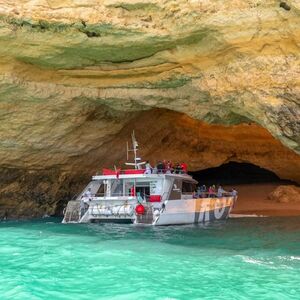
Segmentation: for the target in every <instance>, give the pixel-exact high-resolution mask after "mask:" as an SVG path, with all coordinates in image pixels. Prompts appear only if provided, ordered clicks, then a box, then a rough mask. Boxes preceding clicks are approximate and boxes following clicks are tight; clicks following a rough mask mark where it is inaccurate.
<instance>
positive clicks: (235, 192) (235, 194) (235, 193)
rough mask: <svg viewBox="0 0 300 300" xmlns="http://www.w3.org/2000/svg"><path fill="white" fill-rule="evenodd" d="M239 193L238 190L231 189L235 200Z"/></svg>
mask: <svg viewBox="0 0 300 300" xmlns="http://www.w3.org/2000/svg"><path fill="white" fill-rule="evenodd" d="M237 194H238V192H237V191H236V190H235V189H234V188H233V189H232V190H231V196H233V197H234V200H235V199H236V197H237Z"/></svg>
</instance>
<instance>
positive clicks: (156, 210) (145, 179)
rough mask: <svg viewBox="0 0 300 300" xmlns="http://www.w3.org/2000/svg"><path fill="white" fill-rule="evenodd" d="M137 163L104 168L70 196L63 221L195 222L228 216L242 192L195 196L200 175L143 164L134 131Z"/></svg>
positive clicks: (133, 139)
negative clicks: (196, 177) (151, 168)
mask: <svg viewBox="0 0 300 300" xmlns="http://www.w3.org/2000/svg"><path fill="white" fill-rule="evenodd" d="M132 143H133V148H132V149H128V145H127V160H128V153H129V152H130V151H132V152H133V154H134V162H133V163H126V165H128V166H131V169H125V170H117V169H116V168H115V169H114V170H109V169H103V174H102V175H95V176H93V177H92V181H91V182H90V183H89V184H88V185H87V186H86V188H85V189H84V190H83V191H82V192H81V193H80V194H79V195H78V196H77V198H76V199H75V200H72V201H69V202H68V205H67V207H66V209H65V213H64V219H63V223H91V222H117V223H134V224H151V225H175V224H192V223H201V222H206V221H213V220H220V219H226V218H227V217H228V216H229V213H230V211H231V209H232V208H233V205H234V203H235V201H236V196H232V195H230V194H225V193H224V194H223V195H222V197H209V195H207V194H206V193H202V194H201V195H197V196H195V193H194V192H195V189H196V185H197V181H196V180H194V179H193V178H192V177H191V176H190V175H188V174H186V173H183V172H182V173H181V174H176V173H171V172H170V171H167V172H165V171H164V170H162V171H161V172H160V173H159V174H157V173H156V174H154V173H153V172H149V171H148V172H147V171H146V170H145V169H142V165H143V164H145V162H141V159H140V158H139V157H138V156H137V152H138V143H137V141H136V139H135V136H134V133H133V134H132Z"/></svg>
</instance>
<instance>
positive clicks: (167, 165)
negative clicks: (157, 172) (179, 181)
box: [166, 160, 172, 174]
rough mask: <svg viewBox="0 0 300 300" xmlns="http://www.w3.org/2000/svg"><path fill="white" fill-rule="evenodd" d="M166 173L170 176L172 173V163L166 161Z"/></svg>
mask: <svg viewBox="0 0 300 300" xmlns="http://www.w3.org/2000/svg"><path fill="white" fill-rule="evenodd" d="M166 173H167V174H171V173H172V162H171V161H169V160H168V161H167V164H166Z"/></svg>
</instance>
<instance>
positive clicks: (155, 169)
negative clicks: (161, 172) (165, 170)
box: [152, 166, 157, 174]
mask: <svg viewBox="0 0 300 300" xmlns="http://www.w3.org/2000/svg"><path fill="white" fill-rule="evenodd" d="M152 174H157V167H156V166H155V167H154V168H153V169H152Z"/></svg>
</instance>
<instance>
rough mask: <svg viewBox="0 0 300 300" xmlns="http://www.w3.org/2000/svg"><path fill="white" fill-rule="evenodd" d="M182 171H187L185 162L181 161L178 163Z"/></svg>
mask: <svg viewBox="0 0 300 300" xmlns="http://www.w3.org/2000/svg"><path fill="white" fill-rule="evenodd" d="M180 167H181V169H182V171H183V173H187V164H186V163H185V162H182V163H181V165H180Z"/></svg>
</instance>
